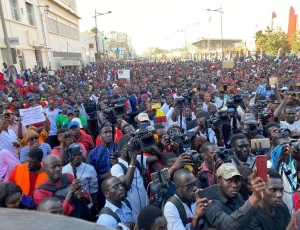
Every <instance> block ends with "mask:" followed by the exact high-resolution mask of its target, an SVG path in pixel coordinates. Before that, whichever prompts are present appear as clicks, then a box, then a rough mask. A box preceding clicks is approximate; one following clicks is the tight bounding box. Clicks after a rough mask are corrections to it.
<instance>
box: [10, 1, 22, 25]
mask: <svg viewBox="0 0 300 230" xmlns="http://www.w3.org/2000/svg"><path fill="white" fill-rule="evenodd" d="M9 3H10V10H11V17H12V20H15V21H20V14H19V7H18V2H17V0H9Z"/></svg>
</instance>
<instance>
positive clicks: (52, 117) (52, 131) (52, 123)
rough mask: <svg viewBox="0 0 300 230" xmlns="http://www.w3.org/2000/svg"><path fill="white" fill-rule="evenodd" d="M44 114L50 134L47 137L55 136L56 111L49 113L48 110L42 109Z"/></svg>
mask: <svg viewBox="0 0 300 230" xmlns="http://www.w3.org/2000/svg"><path fill="white" fill-rule="evenodd" d="M44 112H45V113H46V114H47V117H48V119H49V121H50V132H49V136H56V135H57V126H56V117H57V116H58V109H54V110H53V111H50V110H49V108H46V109H44Z"/></svg>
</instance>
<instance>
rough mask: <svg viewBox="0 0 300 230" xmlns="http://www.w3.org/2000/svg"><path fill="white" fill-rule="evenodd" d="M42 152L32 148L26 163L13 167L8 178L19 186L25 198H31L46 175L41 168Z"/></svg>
mask: <svg viewBox="0 0 300 230" xmlns="http://www.w3.org/2000/svg"><path fill="white" fill-rule="evenodd" d="M42 159H43V151H42V150H41V149H40V148H36V147H33V148H31V149H30V150H29V152H28V154H27V156H26V162H25V163H23V164H20V165H17V166H15V167H14V168H13V169H12V170H11V172H10V174H9V177H8V181H10V182H13V183H15V184H17V185H19V186H20V187H21V188H22V191H23V193H24V194H25V195H26V196H32V192H33V191H34V189H35V188H37V187H38V186H39V185H40V184H41V183H42V182H43V181H44V180H45V179H46V174H45V172H44V170H43V168H42V165H41V162H42Z"/></svg>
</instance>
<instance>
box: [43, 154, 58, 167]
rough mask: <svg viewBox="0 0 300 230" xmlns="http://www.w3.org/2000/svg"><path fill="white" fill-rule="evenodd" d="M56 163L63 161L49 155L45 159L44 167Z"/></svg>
mask: <svg viewBox="0 0 300 230" xmlns="http://www.w3.org/2000/svg"><path fill="white" fill-rule="evenodd" d="M55 161H61V160H60V158H59V157H58V156H55V155H48V156H46V157H44V159H43V165H44V166H49V165H50V164H51V163H53V162H55Z"/></svg>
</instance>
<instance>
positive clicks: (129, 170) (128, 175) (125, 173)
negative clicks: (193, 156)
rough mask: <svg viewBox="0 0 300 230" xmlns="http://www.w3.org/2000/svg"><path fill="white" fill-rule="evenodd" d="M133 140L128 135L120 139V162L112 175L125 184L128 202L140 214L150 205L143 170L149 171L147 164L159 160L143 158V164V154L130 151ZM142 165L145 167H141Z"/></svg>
mask: <svg viewBox="0 0 300 230" xmlns="http://www.w3.org/2000/svg"><path fill="white" fill-rule="evenodd" d="M131 139H132V138H131V137H130V136H128V135H124V136H122V137H121V138H120V139H119V141H118V146H119V150H120V154H121V155H120V158H119V159H118V160H119V162H118V163H117V164H115V165H113V166H112V168H111V175H112V176H116V177H119V178H120V180H121V181H122V182H123V183H124V186H125V189H126V191H127V197H128V200H129V202H130V203H131V206H132V208H133V210H134V211H135V212H136V213H138V212H139V211H140V210H141V209H142V208H143V207H145V206H146V205H147V203H148V196H147V193H146V190H145V187H144V182H143V175H142V174H143V172H141V169H142V168H143V169H147V168H148V166H147V164H149V163H152V162H155V161H157V158H156V157H154V156H152V157H146V156H143V162H141V159H142V158H141V152H140V151H138V150H134V151H133V152H131V151H129V149H128V147H129V146H130V145H131V144H133V143H130V142H131ZM142 164H143V167H141V165H142Z"/></svg>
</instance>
